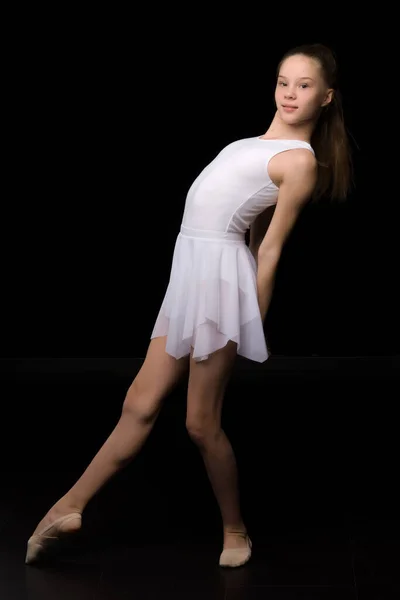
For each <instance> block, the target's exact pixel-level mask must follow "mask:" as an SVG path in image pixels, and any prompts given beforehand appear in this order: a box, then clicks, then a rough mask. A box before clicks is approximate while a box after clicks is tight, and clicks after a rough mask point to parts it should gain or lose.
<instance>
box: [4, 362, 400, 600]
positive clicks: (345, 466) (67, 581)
mask: <svg viewBox="0 0 400 600" xmlns="http://www.w3.org/2000/svg"><path fill="white" fill-rule="evenodd" d="M292 366H293V365H289V364H288V368H287V369H282V370H280V371H279V372H278V371H276V372H274V373H272V374H271V373H265V372H262V371H260V372H257V374H256V375H254V373H251V374H249V373H248V372H247V371H246V369H242V370H240V369H239V370H238V371H237V372H236V373H235V375H234V377H233V379H232V383H231V384H230V387H229V388H228V391H227V395H226V403H225V409H224V428H225V430H226V431H227V433H228V435H229V437H230V439H231V441H232V445H233V446H234V448H235V452H236V455H237V461H238V466H239V472H240V478H241V490H242V503H243V512H244V515H245V520H246V523H247V526H248V529H249V533H250V536H251V538H252V541H253V557H252V559H251V561H250V562H249V563H248V564H247V565H246V566H244V567H241V568H239V569H235V570H224V569H221V568H219V566H218V558H219V554H220V552H221V541H222V540H221V530H220V527H221V524H220V517H219V513H218V510H217V506H216V504H215V501H214V497H213V495H212V492H211V488H210V486H209V483H208V479H207V477H206V475H205V472H204V468H203V464H202V461H201V459H200V456H199V454H198V452H197V449H196V447H195V446H194V445H193V444H192V442H191V441H190V439H189V437H188V435H187V432H186V430H185V426H184V424H185V386H184V385H183V386H182V387H180V388H179V389H177V390H176V391H175V392H174V393H172V394H171V396H170V397H169V398H168V399H167V401H166V404H165V406H164V408H163V411H162V412H161V414H160V417H159V419H158V421H157V423H156V426H155V427H154V429H153V431H152V433H151V435H150V437H149V439H148V441H147V443H146V445H145V447H144V448H143V450H142V452H141V453H140V455H139V456H138V457H137V459H136V460H135V461H134V462H133V463H131V464H130V465H129V466H128V467H127V468H126V469H125V470H124V471H122V472H121V473H119V474H118V475H117V476H116V477H115V478H114V479H113V480H112V481H110V482H109V484H108V485H107V486H106V487H104V488H103V490H101V492H100V493H99V494H98V495H97V496H96V497H95V498H94V499H93V500H92V502H91V503H90V504H89V505H88V507H87V509H86V511H85V513H84V519H83V528H82V530H81V532H80V533H79V534H77V535H75V536H73V537H71V538H70V539H69V540H66V541H65V542H63V543H62V544H59V546H58V547H57V548H56V549H55V550H53V552H52V553H51V554H50V555H49V556H47V558H46V560H44V561H43V562H42V563H40V564H39V565H38V566H26V565H25V564H24V557H25V551H26V541H27V539H28V537H29V535H30V534H31V532H32V531H33V529H34V528H35V526H36V524H37V522H38V521H39V520H40V519H41V518H42V516H43V514H44V513H45V512H46V511H47V510H48V508H49V507H50V506H51V504H52V503H53V502H54V501H55V500H56V499H57V498H59V497H60V496H61V495H62V494H63V493H65V491H66V490H67V489H68V487H69V486H70V485H71V484H72V483H73V482H74V481H75V479H76V478H77V477H78V476H79V474H80V472H81V471H82V470H83V469H84V467H85V466H86V464H87V463H88V462H89V461H90V459H91V458H92V456H93V454H94V453H95V452H96V450H97V449H98V447H99V446H100V444H101V443H102V441H103V440H104V439H105V437H106V436H107V435H108V433H109V432H110V431H111V429H112V428H113V426H114V424H115V423H116V420H117V419H118V416H119V411H120V407H121V403H122V401H123V397H124V393H125V391H126V388H127V386H128V385H129V381H130V380H129V379H128V378H127V377H125V376H119V375H118V376H117V375H115V374H114V375H112V374H111V375H110V374H107V373H91V374H89V375H88V374H82V373H80V374H71V373H64V374H57V375H54V374H53V375H52V376H51V377H46V376H45V375H43V374H42V375H41V376H39V377H33V376H29V377H25V378H18V380H15V379H14V380H12V379H11V378H10V377H6V378H3V379H2V381H1V385H2V397H3V406H4V407H5V408H4V412H3V419H2V434H3V435H2V442H1V443H2V461H3V462H2V486H1V498H0V598H1V599H2V600H20V599H21V600H22V599H29V600H106V599H107V600H119V599H120V598H121V599H122V598H134V599H138V600H142V599H143V600H163V599H168V600H169V599H171V600H172V599H174V600H214V599H218V600H242V599H245V600H261V599H269V600H299V599H301V600H303V599H304V600H308V599H310V600H336V599H337V600H347V599H354V600H355V599H357V600H392V599H393V600H394V599H398V598H399V597H400V581H399V579H400V578H399V564H400V517H399V509H398V506H399V492H398V489H397V488H398V482H397V479H398V472H397V471H398V459H399V452H398V448H399V443H398V427H397V417H396V402H395V397H396V393H395V388H396V385H397V384H398V379H397V376H396V375H395V374H393V377H390V376H389V377H388V376H387V374H382V373H381V374H377V375H376V376H373V373H371V371H370V369H369V370H368V372H367V371H366V372H365V376H363V374H362V373H360V372H359V371H358V375H357V377H351V376H346V377H343V376H342V375H340V376H339V374H338V373H336V372H335V371H333V372H329V373H326V372H324V373H322V371H321V370H319V371H318V370H316V371H312V372H310V371H307V370H306V369H300V370H297V369H293V368H292ZM289 367H290V368H289ZM393 386H395V387H394V388H393ZM397 393H398V387H397Z"/></svg>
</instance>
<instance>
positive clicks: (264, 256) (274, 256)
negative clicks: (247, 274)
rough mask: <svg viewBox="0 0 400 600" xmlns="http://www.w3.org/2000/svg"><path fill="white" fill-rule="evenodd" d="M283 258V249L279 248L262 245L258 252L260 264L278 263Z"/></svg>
mask: <svg viewBox="0 0 400 600" xmlns="http://www.w3.org/2000/svg"><path fill="white" fill-rule="evenodd" d="M280 256H281V248H278V247H277V246H273V247H271V246H270V247H266V246H264V247H263V245H262V244H261V245H260V247H259V248H258V251H257V258H258V261H259V262H262V261H268V262H278V261H279V258H280Z"/></svg>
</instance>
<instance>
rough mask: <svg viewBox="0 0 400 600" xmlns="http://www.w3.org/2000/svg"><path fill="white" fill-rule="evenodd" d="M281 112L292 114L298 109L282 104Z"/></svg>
mask: <svg viewBox="0 0 400 600" xmlns="http://www.w3.org/2000/svg"><path fill="white" fill-rule="evenodd" d="M282 108H283V110H286V111H289V112H292V111H294V110H296V109H297V108H298V106H291V105H290V104H282Z"/></svg>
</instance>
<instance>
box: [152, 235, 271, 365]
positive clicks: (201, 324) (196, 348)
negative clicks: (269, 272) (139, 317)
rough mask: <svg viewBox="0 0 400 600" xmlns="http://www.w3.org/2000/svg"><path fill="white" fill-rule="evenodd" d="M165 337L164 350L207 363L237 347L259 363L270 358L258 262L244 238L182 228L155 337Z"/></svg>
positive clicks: (245, 355)
mask: <svg viewBox="0 0 400 600" xmlns="http://www.w3.org/2000/svg"><path fill="white" fill-rule="evenodd" d="M165 335H166V336H167V342H166V351H167V353H168V354H171V356H174V357H175V358H181V357H183V356H185V355H188V354H190V351H191V347H193V358H194V359H195V360H197V361H201V360H206V359H207V358H208V356H209V355H210V354H211V353H212V352H215V351H216V350H219V349H220V348H223V347H224V346H226V344H227V343H228V341H229V340H232V341H234V342H236V343H237V353H238V354H239V355H241V356H244V357H245V358H248V359H250V360H254V361H257V362H264V361H265V360H267V358H268V350H267V344H266V340H265V334H264V328H263V323H262V320H261V315H260V309H259V305H258V300H257V275H256V262H255V260H254V257H253V256H252V254H251V252H250V250H249V248H248V247H247V245H246V242H245V239H244V235H242V234H238V233H225V232H222V231H221V232H219V231H203V230H196V229H189V228H187V227H184V226H183V225H181V229H180V233H179V234H178V236H177V239H176V243H175V248H174V253H173V257H172V266H171V273H170V279H169V283H168V287H167V290H166V292H165V296H164V299H163V302H162V304H161V308H160V311H159V314H158V316H157V319H156V322H155V325H154V328H153V332H152V334H151V336H150V337H151V338H155V337H159V336H165Z"/></svg>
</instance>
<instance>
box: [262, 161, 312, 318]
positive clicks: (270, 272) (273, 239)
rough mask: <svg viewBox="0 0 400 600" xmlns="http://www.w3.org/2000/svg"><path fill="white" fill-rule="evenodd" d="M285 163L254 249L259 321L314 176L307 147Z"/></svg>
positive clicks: (269, 299) (266, 309) (269, 297)
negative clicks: (273, 205) (268, 216)
mask: <svg viewBox="0 0 400 600" xmlns="http://www.w3.org/2000/svg"><path fill="white" fill-rule="evenodd" d="M286 164H287V166H286V167H285V168H284V171H283V173H282V179H281V184H280V187H279V195H278V201H277V204H276V209H275V212H274V215H273V217H272V219H271V223H270V225H269V227H268V229H267V232H266V234H265V236H264V238H263V240H262V241H261V243H260V246H259V249H258V261H257V265H258V268H257V294H258V303H259V306H260V313H261V317H262V320H263V321H264V319H265V317H266V314H267V311H268V308H269V305H270V302H271V298H272V291H273V287H274V282H275V274H276V269H277V266H278V262H279V259H280V256H281V253H282V249H283V247H284V245H285V243H286V241H287V239H288V237H289V234H290V233H291V231H292V229H293V227H294V225H295V223H296V221H297V218H298V216H299V215H300V212H301V210H302V209H303V207H304V206H305V204H306V203H307V202H308V200H309V199H310V197H311V194H312V191H313V189H314V186H315V183H316V177H317V163H316V160H315V158H314V156H313V155H312V154H311V152H309V151H308V150H296V151H294V153H293V155H292V156H291V157H290V162H289V161H288V162H287V163H286Z"/></svg>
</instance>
